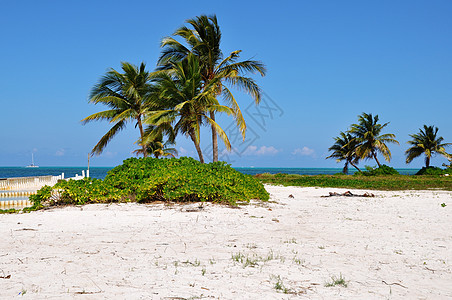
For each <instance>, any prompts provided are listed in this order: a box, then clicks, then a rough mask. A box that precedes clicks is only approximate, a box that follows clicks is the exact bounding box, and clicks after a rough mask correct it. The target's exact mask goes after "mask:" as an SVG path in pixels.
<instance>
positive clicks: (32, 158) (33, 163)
mask: <svg viewBox="0 0 452 300" xmlns="http://www.w3.org/2000/svg"><path fill="white" fill-rule="evenodd" d="M25 168H39V166H37V165H35V160H34V157H33V153H32V154H31V164H30V165H28V166H26V167H25Z"/></svg>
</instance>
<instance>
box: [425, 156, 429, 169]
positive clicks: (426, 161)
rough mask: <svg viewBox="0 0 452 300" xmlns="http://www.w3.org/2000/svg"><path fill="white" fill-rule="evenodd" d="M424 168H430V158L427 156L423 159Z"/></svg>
mask: <svg viewBox="0 0 452 300" xmlns="http://www.w3.org/2000/svg"><path fill="white" fill-rule="evenodd" d="M425 167H427V168H428V167H430V157H429V156H426V157H425Z"/></svg>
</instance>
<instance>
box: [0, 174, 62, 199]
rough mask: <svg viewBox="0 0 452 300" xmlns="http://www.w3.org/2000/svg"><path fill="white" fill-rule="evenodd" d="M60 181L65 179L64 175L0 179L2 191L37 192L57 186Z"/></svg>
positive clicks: (0, 189)
mask: <svg viewBox="0 0 452 300" xmlns="http://www.w3.org/2000/svg"><path fill="white" fill-rule="evenodd" d="M60 179H64V174H61V175H59V176H52V175H49V176H37V177H16V178H6V179H0V191H37V190H39V189H40V188H42V187H43V186H45V185H49V186H53V185H55V184H56V183H57V182H58V180H60ZM1 194H3V193H0V195H1ZM0 197H1V196H0Z"/></svg>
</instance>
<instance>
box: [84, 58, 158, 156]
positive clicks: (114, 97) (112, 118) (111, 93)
mask: <svg viewBox="0 0 452 300" xmlns="http://www.w3.org/2000/svg"><path fill="white" fill-rule="evenodd" d="M121 67H122V70H123V73H120V72H118V71H116V70H114V69H110V70H109V71H108V72H107V73H106V74H105V75H104V76H103V77H102V78H101V80H100V82H99V83H98V84H96V85H95V86H94V88H93V89H92V91H91V94H90V100H89V102H90V103H94V104H99V103H100V104H104V105H106V106H107V107H108V108H109V109H108V110H105V111H101V112H98V113H95V114H92V115H90V116H88V117H86V118H84V119H83V120H82V123H83V124H86V123H88V122H91V121H100V120H107V121H109V122H110V123H112V124H114V125H113V127H111V129H110V130H108V132H107V133H106V134H105V135H104V136H103V137H102V138H101V139H100V141H99V142H98V143H97V144H96V146H94V148H93V150H92V152H91V153H92V154H100V153H102V151H103V150H104V149H105V147H106V146H107V144H108V143H109V142H110V141H111V139H112V138H113V137H114V136H115V135H116V134H117V133H118V132H119V131H121V130H122V129H124V128H125V126H126V124H127V122H130V121H133V122H136V125H135V127H137V126H138V128H139V130H140V137H141V139H142V138H143V136H144V130H143V117H144V115H145V114H146V112H147V111H148V109H149V104H148V103H149V98H150V95H151V94H152V87H151V85H150V81H151V79H152V78H151V74H150V73H149V72H148V71H146V65H145V64H144V63H141V65H140V66H139V67H137V66H135V65H133V64H130V63H128V62H122V63H121ZM142 149H143V155H144V156H145V157H146V156H147V152H146V151H145V146H144V145H143V146H142Z"/></svg>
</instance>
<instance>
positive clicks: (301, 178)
mask: <svg viewBox="0 0 452 300" xmlns="http://www.w3.org/2000/svg"><path fill="white" fill-rule="evenodd" d="M449 174H450V175H451V176H444V175H375V176H365V175H361V174H357V175H343V174H338V175H295V174H281V173H279V174H268V173H266V174H258V175H255V178H257V179H259V180H260V181H261V182H262V183H266V184H273V185H283V186H300V187H322V188H324V187H329V188H347V189H370V190H382V191H402V190H436V189H440V190H445V191H452V171H451V172H450V173H449Z"/></svg>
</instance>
